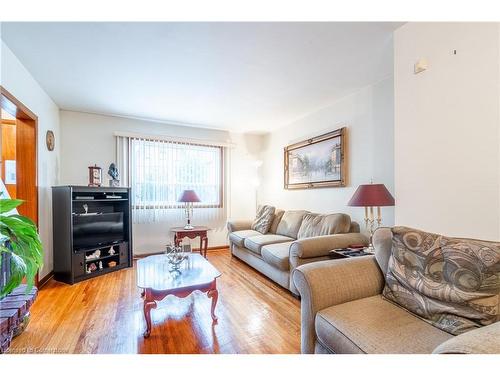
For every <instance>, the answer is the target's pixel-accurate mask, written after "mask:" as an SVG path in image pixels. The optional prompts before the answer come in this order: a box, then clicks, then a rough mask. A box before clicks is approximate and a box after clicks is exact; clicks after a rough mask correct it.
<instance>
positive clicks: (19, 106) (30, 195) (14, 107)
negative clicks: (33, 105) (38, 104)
mask: <svg viewBox="0 0 500 375" xmlns="http://www.w3.org/2000/svg"><path fill="white" fill-rule="evenodd" d="M0 107H1V108H2V109H4V110H5V111H7V112H8V113H10V114H11V115H12V116H14V117H15V118H16V121H15V123H16V165H17V166H16V169H17V181H16V197H17V198H20V199H24V200H25V201H26V202H25V203H24V204H23V205H21V206H20V207H19V208H18V211H19V213H20V214H22V215H25V216H27V217H29V218H30V219H31V220H33V222H34V223H35V225H36V226H37V227H38V142H37V140H38V116H37V115H35V114H34V113H33V112H32V111H31V110H30V109H29V108H28V107H27V106H26V105H24V104H23V103H22V102H20V101H19V100H17V99H16V97H15V96H14V95H12V94H11V93H10V92H9V91H8V90H6V89H5V88H4V87H3V86H1V85H0ZM21 170H22V171H23V173H20V171H21ZM35 285H37V286H38V285H39V280H38V274H37V276H36V279H35Z"/></svg>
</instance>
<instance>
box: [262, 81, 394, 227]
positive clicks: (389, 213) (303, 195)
mask: <svg viewBox="0 0 500 375" xmlns="http://www.w3.org/2000/svg"><path fill="white" fill-rule="evenodd" d="M393 102H394V97H393V81H392V78H388V79H385V80H383V81H381V82H379V83H377V84H374V85H371V86H368V87H365V88H363V89H361V90H359V91H357V92H356V93H354V94H352V95H349V96H346V97H344V98H342V99H340V100H337V101H335V102H334V103H332V104H331V105H330V106H328V107H326V108H323V109H321V110H319V111H317V112H314V113H312V114H310V115H308V116H305V117H303V118H302V119H300V120H297V121H296V122H294V123H292V124H290V125H288V126H286V127H283V128H281V129H278V130H277V131H274V132H272V133H271V134H269V135H268V136H267V137H266V142H265V144H264V145H263V147H264V150H263V151H262V152H261V157H262V160H263V161H264V164H263V167H262V168H263V170H262V175H261V180H262V183H261V186H260V188H259V196H258V200H259V202H260V203H267V204H272V205H275V206H277V207H281V208H284V209H306V210H309V211H313V212H320V213H332V212H345V213H348V214H349V215H351V217H352V219H353V220H356V221H358V222H359V223H360V224H361V225H362V226H363V218H364V210H363V209H362V208H358V207H348V206H347V202H348V201H349V199H350V198H351V196H352V194H353V193H354V191H355V190H356V188H357V187H358V185H360V184H366V183H370V181H371V180H372V179H373V182H378V183H384V184H385V185H386V186H387V188H388V189H389V190H390V191H391V192H394V174H393V173H394V155H393V152H394V139H393V125H394V119H393V108H394V107H393ZM342 126H346V127H347V128H348V136H347V140H348V141H347V148H348V159H349V160H348V175H349V181H348V185H347V186H346V187H340V188H322V189H307V190H285V189H284V188H283V147H285V146H286V145H289V144H292V143H295V142H298V141H302V140H304V139H308V138H311V137H314V136H317V135H320V134H323V133H326V132H329V131H332V130H335V129H337V128H340V127H342ZM382 214H383V219H384V224H385V225H392V224H393V223H394V208H392V207H384V208H383V209H382Z"/></svg>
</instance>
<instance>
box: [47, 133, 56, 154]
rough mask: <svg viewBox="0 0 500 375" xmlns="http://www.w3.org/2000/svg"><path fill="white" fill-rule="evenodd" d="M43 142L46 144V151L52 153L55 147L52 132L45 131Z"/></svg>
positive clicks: (54, 138)
mask: <svg viewBox="0 0 500 375" xmlns="http://www.w3.org/2000/svg"><path fill="white" fill-rule="evenodd" d="M45 142H46V143H47V150H49V151H54V147H56V137H55V136H54V132H53V131H52V130H47V134H45Z"/></svg>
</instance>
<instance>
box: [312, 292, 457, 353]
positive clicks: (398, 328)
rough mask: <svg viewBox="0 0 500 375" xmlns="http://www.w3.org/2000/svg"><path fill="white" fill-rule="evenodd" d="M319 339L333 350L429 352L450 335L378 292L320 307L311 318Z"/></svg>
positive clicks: (346, 351)
mask: <svg viewBox="0 0 500 375" xmlns="http://www.w3.org/2000/svg"><path fill="white" fill-rule="evenodd" d="M315 330H316V335H317V337H318V340H319V341H320V343H321V344H322V345H323V346H325V347H327V348H328V349H330V350H331V351H333V352H334V353H376V354H391V353H392V354H395V353H429V354H430V353H432V351H433V350H434V349H435V348H436V347H437V346H438V345H439V344H441V343H443V342H445V341H446V340H448V339H450V338H452V337H453V336H452V335H450V334H449V333H446V332H444V331H441V330H440V329H438V328H435V327H433V326H432V325H430V324H428V323H426V322H425V321H423V320H422V319H419V318H418V317H416V316H414V315H412V314H410V313H409V312H407V311H405V310H404V309H402V308H400V307H398V306H396V305H394V304H393V303H391V302H388V301H386V300H384V299H383V298H382V296H381V295H377V296H373V297H368V298H362V299H358V300H355V301H352V302H346V303H343V304H340V305H336V306H331V307H328V308H326V309H324V310H321V311H319V312H318V314H317V315H316V320H315Z"/></svg>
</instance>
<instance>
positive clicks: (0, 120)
mask: <svg viewBox="0 0 500 375" xmlns="http://www.w3.org/2000/svg"><path fill="white" fill-rule="evenodd" d="M0 122H1V123H2V124H4V125H16V123H17V121H16V120H7V119H4V118H3V119H0Z"/></svg>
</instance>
